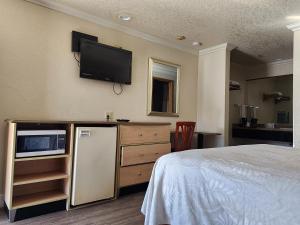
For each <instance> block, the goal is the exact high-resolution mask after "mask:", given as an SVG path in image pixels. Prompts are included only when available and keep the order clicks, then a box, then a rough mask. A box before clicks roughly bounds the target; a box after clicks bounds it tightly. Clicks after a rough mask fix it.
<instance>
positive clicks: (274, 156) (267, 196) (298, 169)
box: [142, 145, 300, 225]
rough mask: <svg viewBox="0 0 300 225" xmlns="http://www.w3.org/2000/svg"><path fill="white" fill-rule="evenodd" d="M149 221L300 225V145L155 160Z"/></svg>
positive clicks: (152, 224) (219, 150) (230, 149)
mask: <svg viewBox="0 0 300 225" xmlns="http://www.w3.org/2000/svg"><path fill="white" fill-rule="evenodd" d="M142 212H143V213H144V215H145V225H157V224H171V225H300V150H293V149H292V148H288V147H280V146H272V145H245V146H236V147H225V148H214V149H201V150H189V151H184V152H179V153H171V154H168V155H165V156H163V157H161V158H160V159H159V160H158V161H157V162H156V164H155V167H154V169H153V172H152V176H151V180H150V183H149V186H148V189H147V193H146V196H145V199H144V203H143V206H142Z"/></svg>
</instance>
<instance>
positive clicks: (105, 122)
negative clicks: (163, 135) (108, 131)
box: [5, 119, 171, 126]
mask: <svg viewBox="0 0 300 225" xmlns="http://www.w3.org/2000/svg"><path fill="white" fill-rule="evenodd" d="M5 121H6V122H8V123H44V124H51V123H54V124H78V125H80V124H90V125H92V124H95V125H101V124H103V125H127V126H138V125H141V126H146V125H153V126H155V125H156V126H157V125H171V123H169V122H151V121H149V122H138V121H133V122H118V121H105V120H104V121H84V120H77V121H76V120H69V121H67V120H15V119H7V120H5Z"/></svg>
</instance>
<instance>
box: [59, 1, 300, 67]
mask: <svg viewBox="0 0 300 225" xmlns="http://www.w3.org/2000/svg"><path fill="white" fill-rule="evenodd" d="M53 2H56V3H60V4H64V5H66V6H69V7H72V8H75V9H77V10H81V11H84V12H86V13H88V14H90V15H94V16H98V17H101V18H103V19H106V20H109V21H113V22H116V23H119V24H122V25H125V26H128V27H130V28H133V29H136V30H138V31H141V32H144V33H147V34H151V35H154V36H157V37H160V38H163V39H165V40H168V41H170V42H172V43H174V42H175V43H177V44H178V45H182V46H184V47H186V48H190V49H192V48H193V47H192V45H191V43H192V42H193V41H200V42H202V43H203V46H201V49H202V48H207V47H211V46H214V45H218V44H221V43H224V42H228V43H230V44H233V45H235V46H237V47H238V51H237V52H236V53H235V54H233V59H234V61H237V62H240V63H249V64H250V63H251V64H254V63H259V62H271V61H274V60H278V59H288V58H292V39H293V34H292V32H291V31H289V30H288V29H287V28H286V25H287V24H290V23H293V22H299V21H300V20H298V21H297V20H289V19H287V18H286V17H287V16H291V15H300V0H53ZM124 13H127V14H130V15H131V16H132V17H133V19H132V20H131V21H130V22H123V21H120V20H119V19H118V15H119V14H124ZM177 35H185V36H186V37H187V39H186V40H184V41H176V40H175V38H176V36H177Z"/></svg>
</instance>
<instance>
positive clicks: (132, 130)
mask: <svg viewBox="0 0 300 225" xmlns="http://www.w3.org/2000/svg"><path fill="white" fill-rule="evenodd" d="M120 142H121V145H130V144H143V143H159V142H170V126H169V125H164V126H124V125H122V126H120Z"/></svg>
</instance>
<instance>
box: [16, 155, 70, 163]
mask: <svg viewBox="0 0 300 225" xmlns="http://www.w3.org/2000/svg"><path fill="white" fill-rule="evenodd" d="M68 157H70V155H68V154H61V155H49V156H38V157H27V158H15V162H21V161H32V160H42V159H59V158H68Z"/></svg>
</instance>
